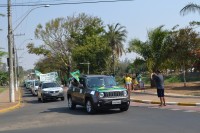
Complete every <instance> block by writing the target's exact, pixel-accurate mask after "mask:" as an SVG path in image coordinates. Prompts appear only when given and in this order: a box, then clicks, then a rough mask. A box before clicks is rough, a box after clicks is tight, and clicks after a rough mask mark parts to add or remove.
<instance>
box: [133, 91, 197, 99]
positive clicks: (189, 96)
mask: <svg viewBox="0 0 200 133" xmlns="http://www.w3.org/2000/svg"><path fill="white" fill-rule="evenodd" d="M133 93H136V94H147V95H157V93H153V92H133ZM165 96H166V97H177V98H200V96H193V95H179V94H171V93H165Z"/></svg>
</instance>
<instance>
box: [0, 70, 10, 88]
mask: <svg viewBox="0 0 200 133" xmlns="http://www.w3.org/2000/svg"><path fill="white" fill-rule="evenodd" d="M8 80H9V75H8V72H2V71H0V85H1V86H4V85H7V84H8Z"/></svg>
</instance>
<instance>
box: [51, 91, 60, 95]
mask: <svg viewBox="0 0 200 133" xmlns="http://www.w3.org/2000/svg"><path fill="white" fill-rule="evenodd" d="M58 92H59V91H50V92H49V93H51V94H53V93H58Z"/></svg>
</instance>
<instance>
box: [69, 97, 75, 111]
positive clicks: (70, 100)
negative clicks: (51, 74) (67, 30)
mask: <svg viewBox="0 0 200 133" xmlns="http://www.w3.org/2000/svg"><path fill="white" fill-rule="evenodd" d="M68 108H69V109H70V110H74V109H75V108H76V104H74V103H73V101H72V98H71V97H69V98H68Z"/></svg>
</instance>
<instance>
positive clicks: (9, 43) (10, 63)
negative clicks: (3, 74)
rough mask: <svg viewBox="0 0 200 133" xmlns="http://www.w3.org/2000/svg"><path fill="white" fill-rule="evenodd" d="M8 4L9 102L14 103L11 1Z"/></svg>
mask: <svg viewBox="0 0 200 133" xmlns="http://www.w3.org/2000/svg"><path fill="white" fill-rule="evenodd" d="M7 3H8V54H9V90H10V92H9V98H10V102H15V92H14V75H13V74H14V73H13V42H12V36H13V31H12V17H11V11H10V8H11V0H8V1H7Z"/></svg>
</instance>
